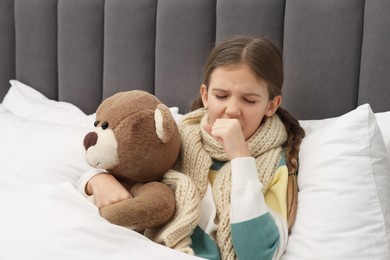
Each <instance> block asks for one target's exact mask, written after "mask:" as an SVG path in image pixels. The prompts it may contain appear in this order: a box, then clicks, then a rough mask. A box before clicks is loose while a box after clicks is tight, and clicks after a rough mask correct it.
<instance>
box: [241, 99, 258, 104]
mask: <svg viewBox="0 0 390 260" xmlns="http://www.w3.org/2000/svg"><path fill="white" fill-rule="evenodd" d="M244 101H245V102H246V103H249V104H256V102H257V101H256V100H251V99H248V98H244Z"/></svg>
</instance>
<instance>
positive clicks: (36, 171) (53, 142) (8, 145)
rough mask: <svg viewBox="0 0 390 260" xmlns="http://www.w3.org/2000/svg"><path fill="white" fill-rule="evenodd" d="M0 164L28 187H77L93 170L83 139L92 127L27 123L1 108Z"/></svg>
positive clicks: (40, 122)
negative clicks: (46, 184) (45, 184)
mask: <svg viewBox="0 0 390 260" xmlns="http://www.w3.org/2000/svg"><path fill="white" fill-rule="evenodd" d="M0 125H2V127H0V138H1V149H0V164H2V165H3V166H5V167H7V168H8V169H10V170H12V171H13V172H15V173H16V174H17V175H19V176H20V177H22V178H23V179H24V180H26V181H28V182H31V183H50V184H58V183H62V182H70V183H72V184H73V185H76V184H77V181H78V179H79V178H80V176H81V174H83V173H84V172H85V171H87V170H90V169H92V168H91V167H90V166H89V165H88V164H87V163H86V160H85V150H84V147H83V138H84V136H85V134H87V133H88V132H89V131H90V130H91V128H92V127H90V128H86V127H80V126H71V125H63V124H57V123H51V122H46V121H39V120H28V119H25V118H22V117H18V116H16V115H14V114H13V113H11V112H10V111H8V110H7V109H5V108H4V107H3V106H2V105H1V104H0Z"/></svg>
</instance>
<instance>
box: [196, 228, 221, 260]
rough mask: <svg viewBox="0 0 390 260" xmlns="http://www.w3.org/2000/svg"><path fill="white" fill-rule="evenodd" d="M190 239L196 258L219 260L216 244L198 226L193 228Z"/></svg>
mask: <svg viewBox="0 0 390 260" xmlns="http://www.w3.org/2000/svg"><path fill="white" fill-rule="evenodd" d="M191 239H192V245H191V247H192V249H193V250H194V252H195V255H196V256H200V257H203V258H206V259H210V260H219V259H220V256H219V250H218V247H217V244H216V243H215V241H214V240H213V239H211V238H210V237H209V235H208V234H206V233H205V232H204V231H203V230H202V229H201V228H200V227H199V226H197V227H196V228H195V230H194V233H193V234H192V236H191Z"/></svg>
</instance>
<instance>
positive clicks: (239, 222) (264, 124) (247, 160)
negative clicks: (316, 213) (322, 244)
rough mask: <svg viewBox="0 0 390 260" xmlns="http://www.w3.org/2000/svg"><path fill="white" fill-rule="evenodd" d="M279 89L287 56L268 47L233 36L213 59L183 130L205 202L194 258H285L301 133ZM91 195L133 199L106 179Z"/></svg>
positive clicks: (99, 178) (187, 159)
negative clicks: (284, 105) (283, 105)
mask: <svg viewBox="0 0 390 260" xmlns="http://www.w3.org/2000/svg"><path fill="white" fill-rule="evenodd" d="M282 84H283V62H282V57H281V55H280V53H279V51H278V50H277V48H276V47H275V46H274V45H273V44H272V43H271V42H269V41H267V40H264V39H255V38H249V37H233V38H230V39H227V40H225V41H223V42H220V43H219V44H217V45H216V46H215V48H214V49H213V50H212V51H211V53H210V54H209V57H208V59H207V61H206V64H205V67H204V79H203V84H202V85H201V87H200V96H199V98H198V99H197V100H195V101H194V103H193V107H192V108H193V111H192V112H190V113H189V114H187V115H186V116H185V117H184V118H183V119H182V121H181V125H180V134H181V140H182V146H181V149H182V150H181V156H180V158H179V160H178V170H179V171H181V172H183V173H184V174H186V175H188V176H189V177H190V178H191V179H192V180H193V182H194V183H195V185H196V187H197V189H198V192H199V195H200V198H201V202H200V221H199V223H198V225H197V227H196V228H195V230H194V231H193V233H192V236H191V238H192V245H191V247H192V249H193V250H194V253H195V255H198V256H202V257H205V258H207V259H235V258H238V259H278V258H280V256H281V255H282V254H283V252H284V250H285V248H286V244H287V237H288V228H290V227H291V225H292V224H293V222H294V218H295V214H296V206H297V183H296V174H297V171H298V152H299V145H300V143H301V140H302V138H303V136H304V131H303V129H302V128H301V127H300V126H299V124H298V121H297V120H296V119H294V118H293V117H292V116H291V115H290V114H289V113H288V112H287V111H285V110H284V109H282V108H281V107H280V105H281V103H282V94H281V88H282ZM105 179H109V180H110V183H112V184H111V185H108V182H106V180H105ZM106 189H110V190H111V192H110V195H109V196H107V193H106V192H105V190H106ZM86 191H87V193H89V194H94V195H95V203H97V205H98V206H103V205H107V204H109V203H115V202H117V201H120V200H121V199H123V198H126V197H127V196H128V194H127V191H126V190H125V189H124V188H123V187H118V183H116V182H115V180H113V179H112V178H111V177H110V176H109V175H107V174H100V175H96V176H95V177H93V178H92V179H91V180H90V181H89V182H88V184H87V186H86Z"/></svg>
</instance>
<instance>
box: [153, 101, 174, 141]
mask: <svg viewBox="0 0 390 260" xmlns="http://www.w3.org/2000/svg"><path fill="white" fill-rule="evenodd" d="M154 122H155V125H156V134H157V136H158V138H159V139H160V140H161V142H162V143H164V144H165V143H167V142H168V141H169V140H170V139H171V137H172V135H173V134H174V132H175V130H176V128H177V126H176V122H175V119H174V118H173V116H172V114H171V111H170V110H169V108H168V107H167V106H166V105H164V104H158V105H157V108H156V110H155V111H154Z"/></svg>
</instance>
